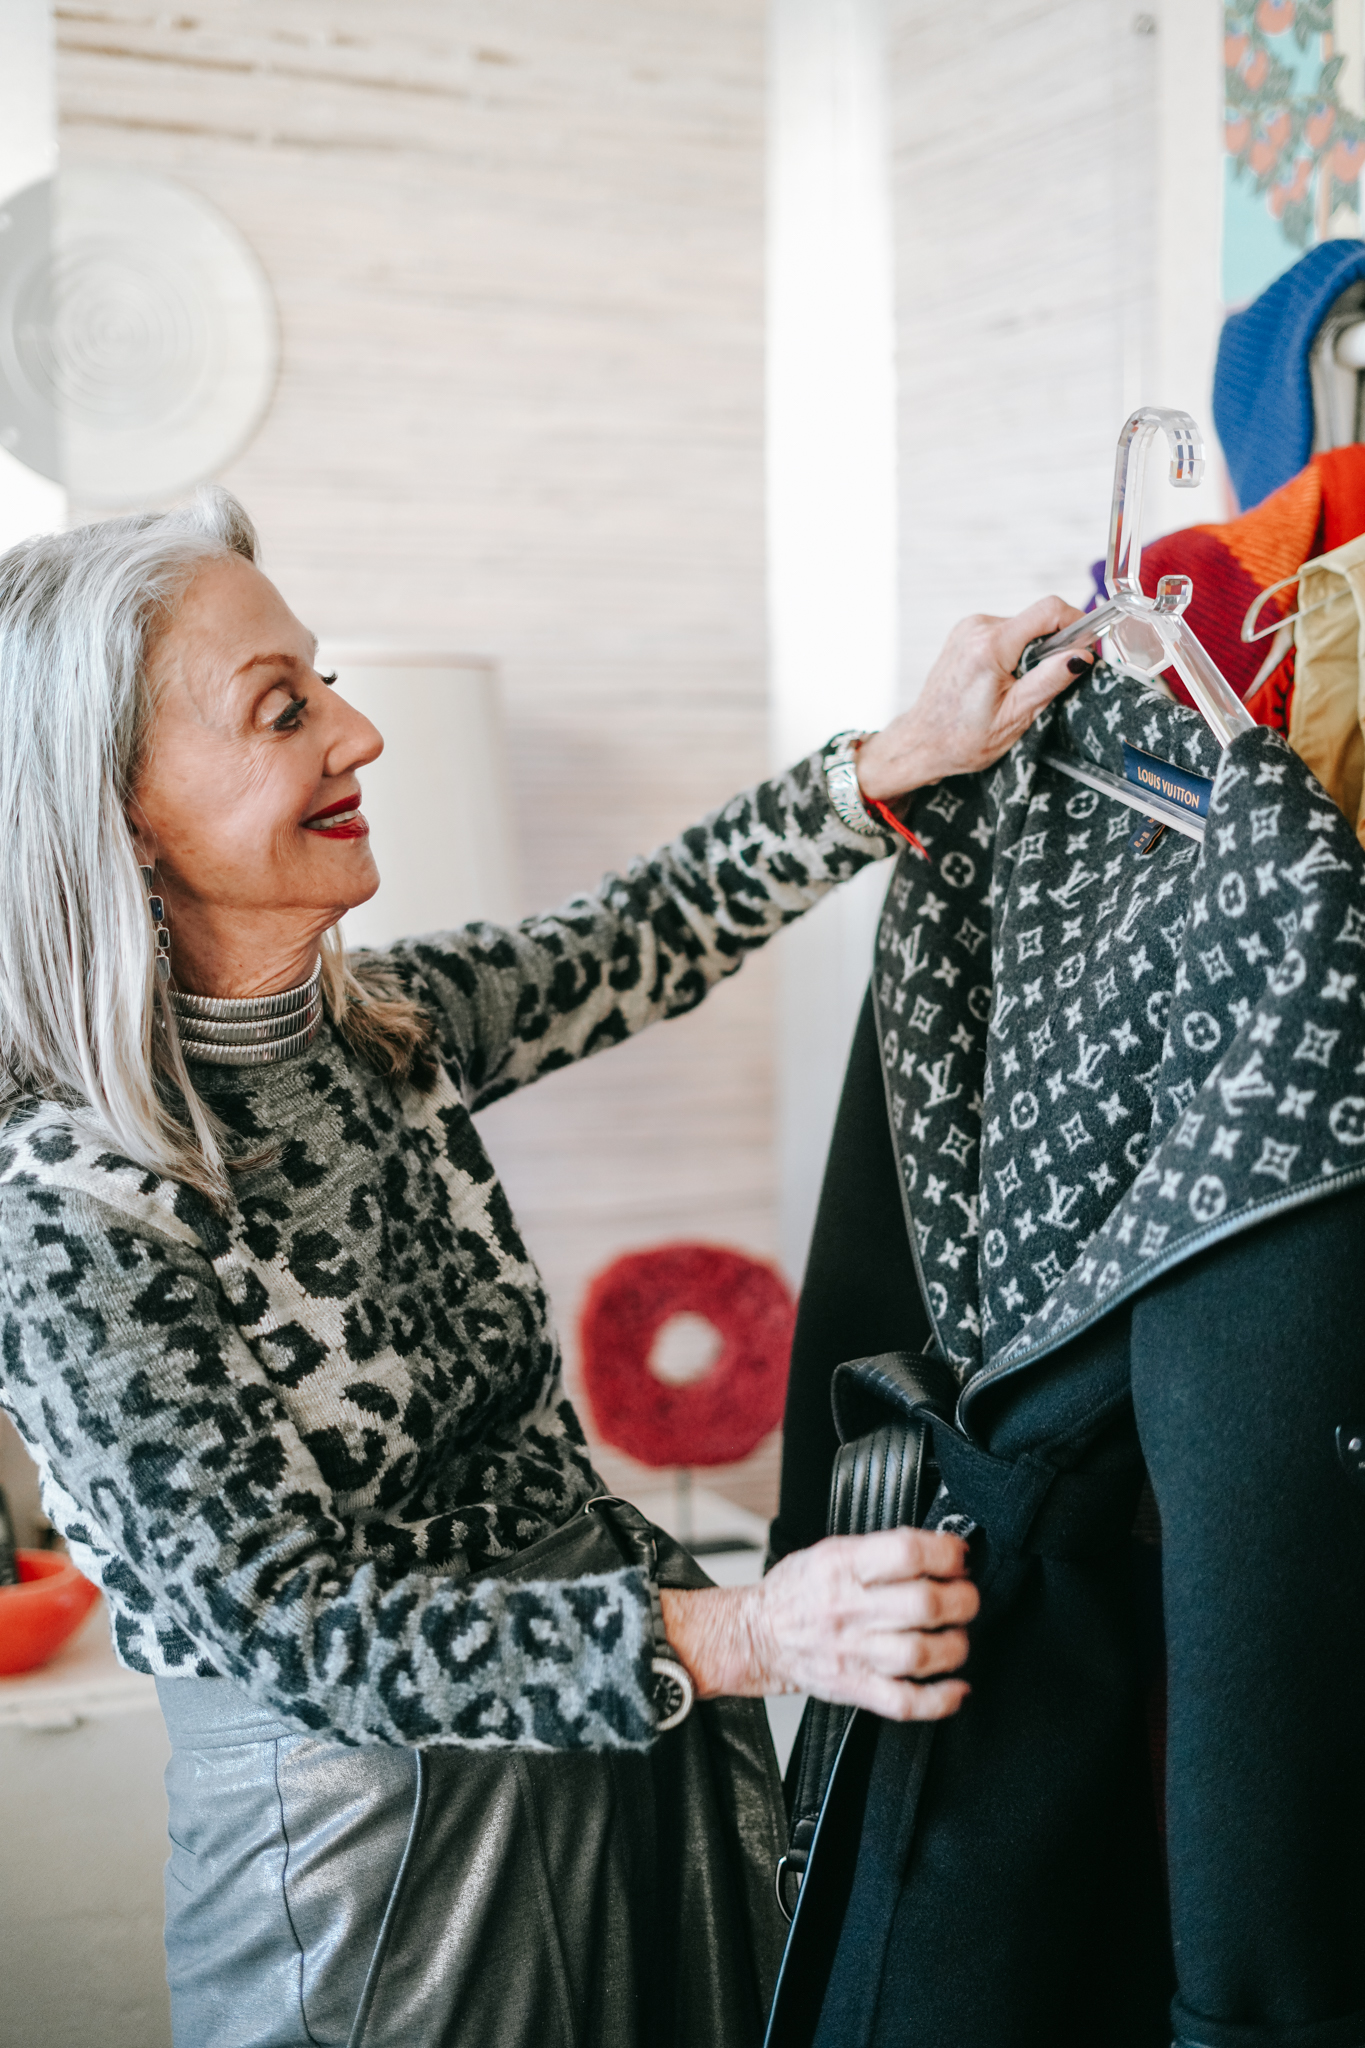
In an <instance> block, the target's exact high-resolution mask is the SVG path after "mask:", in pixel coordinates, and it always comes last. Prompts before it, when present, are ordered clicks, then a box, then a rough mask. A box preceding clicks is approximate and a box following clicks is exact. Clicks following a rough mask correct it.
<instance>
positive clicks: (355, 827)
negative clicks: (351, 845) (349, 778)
mask: <svg viewBox="0 0 1365 2048" xmlns="http://www.w3.org/2000/svg"><path fill="white" fill-rule="evenodd" d="M303 829H304V831H305V832H317V833H319V834H321V836H322V837H323V838H324V839H367V838H368V837H369V832H370V828H369V826H368V825H367V824H366V823H365V820H364V819H363V818H362V817H361V815H360V791H359V790H356V791H355V792H354V794H353V795H351V796H339V797H338V798H337V800H336V802H335V803H332V804H327V805H326V806H325V807H324V808H323V809H322V810H320V811H314V813H313V815H312V817H311V818H305V819H304V821H303Z"/></svg>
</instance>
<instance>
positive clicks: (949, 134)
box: [888, 0, 1225, 696]
mask: <svg viewBox="0 0 1365 2048" xmlns="http://www.w3.org/2000/svg"><path fill="white" fill-rule="evenodd" d="M888 9H889V23H890V42H891V97H892V107H893V117H892V118H893V165H894V169H893V185H894V192H895V222H896V290H897V306H898V337H899V350H900V352H899V362H898V369H899V380H900V452H901V576H900V590H901V606H902V675H901V680H902V689H903V691H904V693H905V695H906V696H911V695H913V693H914V691H915V690H916V689H917V688H918V686H919V682H920V680H921V678H922V676H923V673H924V670H925V668H926V666H927V665H928V662H929V661H930V659H931V658H932V656H933V654H934V653H935V652H936V650H937V648H938V646H939V644H940V642H941V640H942V638H943V635H944V633H945V631H946V630H947V628H948V626H949V625H950V624H951V623H952V621H953V620H954V619H955V618H957V617H959V616H961V615H962V614H964V613H966V612H971V611H994V612H1010V611H1013V610H1015V609H1017V608H1018V607H1020V606H1022V605H1023V604H1025V603H1027V602H1028V601H1029V600H1030V599H1032V598H1034V597H1036V596H1039V595H1041V594H1042V593H1043V592H1045V591H1048V590H1057V591H1059V592H1060V593H1061V595H1063V596H1065V597H1067V598H1070V599H1071V600H1073V601H1075V602H1084V601H1085V599H1086V597H1087V596H1088V595H1089V590H1090V587H1091V586H1090V581H1089V564H1090V563H1091V562H1092V561H1094V560H1095V559H1096V558H1097V557H1100V556H1102V555H1103V553H1104V549H1105V542H1106V537H1107V522H1108V511H1109V496H1110V486H1111V480H1112V469H1113V453H1114V443H1115V441H1116V439H1117V435H1118V430H1119V427H1120V426H1121V424H1122V422H1123V420H1124V419H1125V418H1126V416H1127V414H1128V413H1129V412H1130V411H1131V410H1132V409H1133V407H1134V406H1136V405H1138V404H1139V403H1155V404H1162V405H1184V406H1186V407H1187V408H1188V409H1190V410H1191V411H1192V412H1193V413H1194V414H1195V416H1196V418H1197V419H1198V421H1199V423H1200V425H1201V427H1202V428H1203V430H1204V434H1205V438H1206V441H1207V442H1208V443H1209V444H1210V445H1212V420H1211V417H1210V411H1209V391H1210V387H1211V379H1212V367H1213V354H1214V349H1215V347H1216V342H1217V328H1218V315H1219V308H1218V293H1219V282H1220V261H1219V206H1220V196H1219V195H1220V191H1221V176H1222V172H1221V159H1220V157H1219V154H1218V152H1219V148H1220V138H1221V110H1222V97H1221V95H1222V57H1221V34H1222V29H1221V20H1222V15H1221V8H1220V7H1219V6H1218V5H1217V0H1164V4H1162V5H1160V6H1156V7H1152V8H1148V9H1144V10H1138V9H1135V8H1134V7H1132V6H1131V5H1129V4H1126V0H1122V4H1120V0H1038V4H1033V5H1028V6H1025V5H1022V4H1020V0H958V4H957V5H955V6H954V7H952V8H943V7H940V6H938V5H936V4H934V0H888ZM1144 23H1154V32H1152V33H1143V32H1142V29H1143V25H1144ZM1153 467H1154V470H1155V469H1156V465H1155V464H1154V465H1153ZM1224 516H1225V504H1224V500H1223V495H1222V485H1221V479H1220V476H1219V466H1218V464H1217V462H1213V463H1211V464H1210V474H1209V477H1208V480H1207V481H1206V482H1205V484H1204V485H1203V486H1201V487H1200V489H1199V490H1198V491H1189V492H1186V491H1181V492H1177V491H1173V490H1171V489H1170V488H1169V486H1168V485H1166V484H1165V483H1164V482H1163V481H1161V480H1160V479H1159V477H1157V476H1154V477H1153V482H1152V486H1151V489H1150V490H1149V493H1148V501H1147V519H1148V525H1149V531H1150V532H1151V533H1153V534H1156V533H1160V532H1163V531H1168V530H1169V529H1170V528H1172V527H1175V526H1178V525H1184V524H1188V523H1190V522H1192V521H1194V520H1197V519H1204V520H1208V519H1218V518H1222V517H1224Z"/></svg>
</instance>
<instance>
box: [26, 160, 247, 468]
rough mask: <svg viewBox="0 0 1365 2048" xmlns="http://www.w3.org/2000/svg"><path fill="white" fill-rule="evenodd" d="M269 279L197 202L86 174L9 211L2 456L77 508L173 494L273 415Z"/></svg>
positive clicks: (35, 192) (48, 184)
mask: <svg viewBox="0 0 1365 2048" xmlns="http://www.w3.org/2000/svg"><path fill="white" fill-rule="evenodd" d="M278 363H279V326H278V321H277V319H276V314H275V303H274V300H273V298H272V296H271V292H270V286H269V284H268V283H267V281H266V277H265V273H264V271H263V270H262V269H261V266H260V264H259V263H258V262H257V260H256V257H255V256H254V254H253V253H252V251H251V249H250V248H249V247H248V246H247V244H246V242H245V241H243V239H242V237H241V235H239V234H238V232H237V230H236V229H235V228H234V227H233V226H232V225H231V223H230V222H229V221H226V220H225V219H224V218H223V216H222V214H220V213H219V212H218V211H217V210H216V208H214V207H212V206H210V205H209V204H208V203H207V201H205V200H203V199H201V198H200V197H199V196H198V194H197V193H194V192H189V191H186V190H185V188H184V187H183V186H180V185H174V184H172V183H170V181H169V180H167V179H165V178H154V177H149V176H148V175H147V174H146V173H144V172H142V171H126V170H120V169H114V168H104V167H95V166H77V167H74V168H72V169H71V170H66V171H62V172H61V173H59V175H58V176H57V177H55V178H50V179H47V180H45V181H44V182H43V183H41V184H38V185H29V186H28V187H26V189H25V190H24V191H22V192H16V193H15V194H14V195H13V197H12V198H10V199H7V200H5V201H4V202H3V204H0V447H4V448H7V449H8V450H9V452H10V453H11V454H12V455H15V456H17V457H18V459H19V461H20V462H23V463H26V464H27V465H28V467H29V468H30V469H35V470H37V471H38V472H39V473H40V474H41V475H43V476H48V477H52V478H53V479H54V480H55V481H56V482H58V483H61V484H64V485H65V486H66V489H67V490H68V491H69V492H70V493H71V496H72V497H73V498H75V499H76V500H77V501H83V502H85V503H87V504H93V505H139V504H146V503H149V502H154V501H156V500H158V499H163V498H169V497H173V496H174V495H175V494H176V493H177V492H179V491H183V490H184V489H186V488H187V487H188V486H189V485H191V484H194V483H197V482H199V481H200V480H201V479H202V478H204V477H207V476H211V475H212V474H213V473H214V471H216V470H218V469H221V468H222V466H223V465H224V464H225V463H226V462H228V461H230V460H231V458H232V457H233V456H234V455H235V454H236V453H237V452H238V450H239V449H240V448H241V447H242V446H243V445H244V444H245V442H246V441H247V440H249V438H250V437H251V435H252V434H253V433H254V431H255V429H256V427H257V426H258V425H259V423H260V420H261V417H262V415H263V413H264V412H265V409H266V407H267V405H268V404H269V403H270V397H271V393H272V392H273V390H274V386H275V373H276V369H277V367H278Z"/></svg>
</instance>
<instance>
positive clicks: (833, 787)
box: [825, 732, 886, 839]
mask: <svg viewBox="0 0 1365 2048" xmlns="http://www.w3.org/2000/svg"><path fill="white" fill-rule="evenodd" d="M868 738H870V734H868V733H865V732H840V733H836V734H835V736H834V738H833V739H832V740H831V741H830V743H829V746H828V747H827V748H826V750H825V787H826V789H827V790H828V791H829V800H830V802H831V804H833V806H834V809H835V811H836V813H837V815H838V816H839V818H840V819H841V821H842V822H843V823H844V824H845V825H847V827H848V829H849V831H850V832H856V833H858V835H859V836H860V837H861V838H863V839H885V837H886V828H885V826H884V825H879V824H878V823H877V820H876V819H875V818H874V817H873V816H872V813H871V812H870V811H869V810H868V808H867V806H866V804H865V803H864V802H863V793H862V790H861V789H860V788H859V786H858V748H859V746H860V744H861V743H862V741H863V740H865V739H868Z"/></svg>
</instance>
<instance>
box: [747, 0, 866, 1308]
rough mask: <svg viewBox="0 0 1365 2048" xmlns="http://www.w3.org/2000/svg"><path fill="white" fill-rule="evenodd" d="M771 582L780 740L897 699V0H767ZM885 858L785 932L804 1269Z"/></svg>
mask: <svg viewBox="0 0 1365 2048" xmlns="http://www.w3.org/2000/svg"><path fill="white" fill-rule="evenodd" d="M769 67H770V69H769V144H768V178H769V184H768V590H769V629H770V635H771V663H772V685H771V701H772V725H773V745H774V754H775V759H776V760H777V761H778V762H779V763H786V762H788V761H791V760H793V759H795V758H796V757H797V756H799V755H800V754H802V753H804V752H806V751H807V750H809V749H810V748H812V747H815V746H818V745H819V744H820V743H821V742H822V741H824V740H826V739H828V737H829V736H830V734H831V733H833V732H837V731H839V730H840V729H841V728H843V727H846V726H866V727H875V726H878V725H880V724H882V723H884V722H885V720H886V718H887V717H888V716H889V715H890V713H891V711H892V709H893V708H894V703H895V676H896V412H895V369H894V360H895V357H894V351H895V332H894V319H893V304H892V243H891V186H890V161H889V151H888V138H887V107H886V78H885V69H886V66H885V46H884V22H883V7H882V0H771V4H770V10H769ZM886 878H887V870H886V868H885V867H880V868H879V869H878V870H877V871H876V872H875V873H874V874H872V875H869V876H865V877H862V878H860V880H859V882H858V883H856V884H854V885H852V886H851V887H849V888H847V889H844V890H841V891H840V892H839V893H838V894H837V896H835V897H834V898H832V899H830V900H829V901H827V902H826V903H824V904H822V905H821V907H820V908H819V909H818V910H816V911H814V912H813V913H812V914H811V915H810V916H809V917H808V918H805V919H803V920H802V922H801V923H800V924H799V925H797V926H795V927H794V928H793V930H792V931H790V932H788V933H786V934H784V936H783V938H782V940H781V941H780V949H781V950H780V975H779V985H780V994H779V1001H780V1006H781V1011H780V1019H779V1147H780V1151H779V1157H780V1170H781V1242H782V1253H783V1259H784V1262H785V1264H786V1265H787V1268H788V1270H789V1272H790V1273H791V1274H792V1276H793V1278H799V1276H800V1273H801V1269H802V1267H803V1265H804V1263H805V1255H806V1249H807V1246H808V1243H809V1238H810V1229H811V1224H812V1221H813V1219H814V1213H815V1204H816V1200H817V1197H818V1194H819V1185H820V1174H821V1169H822V1167H823V1163H824V1156H825V1150H826V1147H827V1145H828V1141H829V1132H830V1127H831V1125H832V1122H833V1117H834V1110H835V1106H836V1103H837V1100H838V1091H839V1083H840V1080H841V1077H842V1073H843V1067H844V1059H845V1055H846V1053H847V1050H848V1042H849V1038H850V1035H851V1033H852V1029H853V1024H854V1021H855V1019H856V1016H857V1010H858V1005H859V1003H860V1001H861V998H862V993H863V989H864V987H865V986H866V982H867V978H868V971H869V967H870V962H871V950H872V933H873V926H874V923H875V917H876V909H877V904H878V902H879V900H880V893H881V890H882V889H883V888H884V887H885V882H886Z"/></svg>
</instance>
